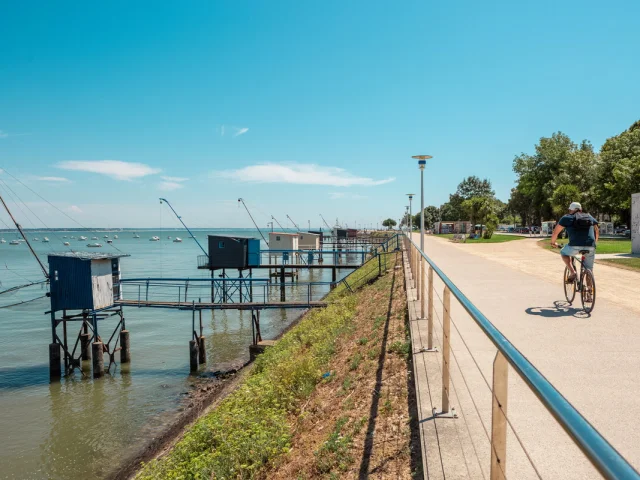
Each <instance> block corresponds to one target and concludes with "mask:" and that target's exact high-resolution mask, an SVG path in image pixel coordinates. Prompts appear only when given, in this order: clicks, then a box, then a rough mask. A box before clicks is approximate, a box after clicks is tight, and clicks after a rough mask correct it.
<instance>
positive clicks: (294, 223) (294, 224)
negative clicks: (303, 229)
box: [287, 215, 300, 231]
mask: <svg viewBox="0 0 640 480" xmlns="http://www.w3.org/2000/svg"><path fill="white" fill-rule="evenodd" d="M287 218H288V219H289V220H290V221H291V223H293V226H294V227H296V228H297V229H298V231H300V227H299V226H298V225H296V222H294V221H293V220H292V219H291V217H290V216H289V215H287Z"/></svg>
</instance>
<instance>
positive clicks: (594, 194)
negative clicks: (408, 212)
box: [402, 120, 640, 230]
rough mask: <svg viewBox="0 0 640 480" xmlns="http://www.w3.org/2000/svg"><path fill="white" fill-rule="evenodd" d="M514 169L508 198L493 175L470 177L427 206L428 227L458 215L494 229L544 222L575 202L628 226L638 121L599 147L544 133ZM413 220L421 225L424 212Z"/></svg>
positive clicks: (638, 174)
mask: <svg viewBox="0 0 640 480" xmlns="http://www.w3.org/2000/svg"><path fill="white" fill-rule="evenodd" d="M513 171H514V173H515V174H516V186H515V187H514V188H513V189H512V190H511V195H510V198H509V200H508V201H507V202H503V201H501V200H499V199H497V198H496V196H495V192H494V191H493V188H492V186H491V182H490V181H489V179H486V178H485V179H480V178H478V177H476V176H471V177H467V178H465V179H464V180H462V182H460V184H459V185H458V187H457V189H456V191H455V192H454V193H452V194H450V195H449V201H447V202H445V203H444V204H443V205H441V206H440V207H435V206H433V205H431V206H429V207H427V208H425V228H427V229H431V228H433V225H434V223H435V222H438V221H458V220H470V221H471V222H472V223H473V224H474V225H475V224H478V223H479V224H483V225H486V226H487V229H491V230H493V229H494V228H495V227H496V226H497V224H498V223H505V224H513V223H520V224H522V225H540V224H541V222H543V221H546V220H557V219H558V218H559V217H560V216H562V214H563V213H564V212H566V210H567V207H568V205H569V204H570V203H571V202H575V201H578V202H580V203H582V206H583V210H584V211H588V212H589V213H591V214H592V215H594V216H596V217H599V218H600V219H602V220H611V221H614V222H616V223H626V224H627V225H629V224H630V221H631V194H632V193H638V192H640V120H639V121H637V122H635V123H634V124H633V125H631V126H630V127H629V128H628V129H627V130H625V131H624V132H622V133H620V134H619V135H615V136H613V137H610V138H608V139H607V140H606V141H605V142H604V144H603V145H602V148H601V149H600V151H599V152H596V151H595V150H594V148H593V145H592V144H591V143H590V142H589V141H588V140H582V141H581V142H580V143H575V142H573V141H572V140H571V139H570V138H569V136H568V135H566V134H564V133H562V132H557V133H554V134H553V135H551V137H543V138H541V139H540V141H539V142H538V144H536V145H535V153H533V154H526V153H522V154H520V155H517V156H516V157H515V159H514V160H513ZM412 220H413V224H414V225H416V226H419V225H420V212H418V213H417V214H416V215H415V216H414V217H413V219H412ZM402 223H403V224H406V223H408V218H407V217H405V219H403V221H402Z"/></svg>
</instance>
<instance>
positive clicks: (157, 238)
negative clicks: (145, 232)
mask: <svg viewBox="0 0 640 480" xmlns="http://www.w3.org/2000/svg"><path fill="white" fill-rule="evenodd" d="M158 240H160V237H156V236H153V237H151V238H150V239H149V241H150V242H157V241H158Z"/></svg>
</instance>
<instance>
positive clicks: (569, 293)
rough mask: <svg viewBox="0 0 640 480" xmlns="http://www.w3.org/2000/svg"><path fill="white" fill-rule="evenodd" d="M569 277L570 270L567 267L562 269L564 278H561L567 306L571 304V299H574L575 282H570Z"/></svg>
mask: <svg viewBox="0 0 640 480" xmlns="http://www.w3.org/2000/svg"><path fill="white" fill-rule="evenodd" d="M569 275H571V270H570V269H569V267H564V276H563V277H562V283H564V296H565V297H566V298H567V302H569V304H571V303H573V299H574V298H576V281H575V280H574V281H573V282H570V281H569V280H568V279H569Z"/></svg>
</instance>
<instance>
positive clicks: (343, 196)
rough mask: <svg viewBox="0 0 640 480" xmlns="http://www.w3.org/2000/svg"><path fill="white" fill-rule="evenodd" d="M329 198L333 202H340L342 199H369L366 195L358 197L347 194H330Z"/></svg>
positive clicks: (353, 194) (354, 194)
mask: <svg viewBox="0 0 640 480" xmlns="http://www.w3.org/2000/svg"><path fill="white" fill-rule="evenodd" d="M329 198H330V199H331V200H338V199H340V198H350V199H352V200H362V199H365V198H368V197H366V196H364V195H358V194H357V193H345V192H329Z"/></svg>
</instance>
